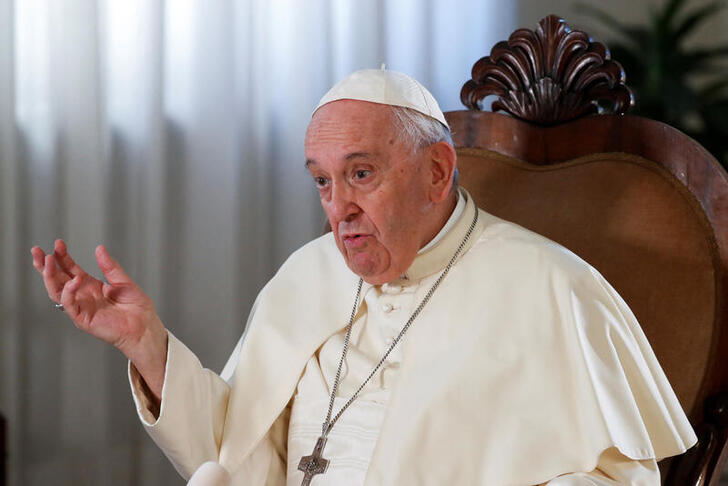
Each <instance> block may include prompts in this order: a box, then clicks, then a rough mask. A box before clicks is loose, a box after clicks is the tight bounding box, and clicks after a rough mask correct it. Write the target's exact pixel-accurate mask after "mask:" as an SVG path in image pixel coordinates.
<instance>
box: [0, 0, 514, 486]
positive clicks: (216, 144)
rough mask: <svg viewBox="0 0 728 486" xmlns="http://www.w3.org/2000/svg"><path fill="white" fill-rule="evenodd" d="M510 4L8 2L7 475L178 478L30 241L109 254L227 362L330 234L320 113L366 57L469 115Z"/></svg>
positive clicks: (35, 479) (3, 363) (3, 311)
mask: <svg viewBox="0 0 728 486" xmlns="http://www.w3.org/2000/svg"><path fill="white" fill-rule="evenodd" d="M507 4H510V2H507V3H506V2H496V1H495V0H487V1H483V0H473V1H453V0H442V1H438V0H392V1H386V0H372V1H368V0H364V1H360V0H348V1H346V0H317V1H316V0H306V1H305V2H304V1H296V0H240V1H223V0H199V1H194V0H167V1H163V0H123V1H121V0H105V1H104V0H98V1H97V0H15V1H13V0H0V205H1V206H0V258H1V260H0V269H2V271H1V272H0V275H1V277H0V278H1V280H0V285H1V292H0V304H1V307H0V353H1V354H0V410H1V411H2V413H3V414H4V415H5V416H6V418H7V419H8V421H9V429H10V430H9V433H10V436H9V445H10V456H9V466H10V484H13V485H21V484H22V485H47V484H68V485H86V484H87V485H112V484H119V485H122V484H123V485H127V484H129V485H132V484H133V485H137V484H139V485H146V484H149V485H160V484H165V485H166V484H181V483H182V481H181V479H179V477H178V476H177V474H176V473H175V472H174V471H173V470H172V468H171V466H169V465H168V464H167V462H166V459H164V458H163V457H162V455H161V453H159V452H158V451H157V450H156V448H155V446H154V445H153V444H152V443H151V441H150V440H149V439H148V438H147V437H146V435H145V434H144V432H143V430H142V428H141V426H140V425H139V424H138V422H137V420H136V417H135V414H134V410H133V405H132V402H131V398H130V396H129V392H128V385H127V383H126V374H125V361H124V359H123V358H122V356H121V355H120V354H119V353H118V352H116V351H115V350H114V349H110V348H109V347H107V346H105V345H103V344H101V343H99V342H97V341H95V340H93V339H92V338H89V337H87V336H86V335H84V334H82V333H80V332H78V331H77V330H76V329H75V328H74V327H73V326H72V324H71V323H70V321H69V320H68V319H67V318H66V317H65V316H64V315H63V314H61V313H59V312H58V311H56V310H54V309H53V308H52V306H51V305H50V303H49V301H48V299H47V296H46V294H45V291H44V289H43V286H42V283H41V280H40V278H39V277H38V276H37V275H36V274H35V271H34V269H33V268H32V265H31V258H30V254H29V249H30V247H31V246H32V245H34V244H39V245H41V246H43V247H44V248H45V249H46V250H48V249H50V248H52V244H53V240H54V239H55V238H57V237H62V238H65V239H66V240H67V241H68V243H69V249H70V251H71V253H72V255H74V256H75V257H76V259H77V260H78V261H79V262H80V263H81V264H82V265H83V266H84V267H85V268H86V269H87V270H91V271H92V273H94V274H95V275H97V276H99V272H98V270H97V269H96V266H95V263H94V259H93V249H94V247H95V245H97V244H99V243H105V244H106V245H107V246H108V247H109V249H110V251H111V253H112V255H114V256H115V257H116V258H117V259H118V260H119V261H120V262H121V263H122V265H124V267H125V268H126V269H127V271H128V273H129V274H130V275H131V276H132V277H133V278H135V279H136V280H137V282H139V283H140V284H141V286H142V287H143V288H144V289H145V290H146V291H147V293H149V294H150V295H151V296H152V297H153V299H154V300H155V302H156V304H157V308H158V311H159V313H160V315H161V316H162V318H163V320H164V322H165V323H166V325H167V326H168V327H169V328H170V329H171V330H172V331H173V332H174V333H175V334H176V335H177V336H179V337H180V338H182V340H183V341H185V342H186V343H187V344H188V345H189V346H190V347H191V348H192V349H193V350H194V351H195V352H196V353H198V355H199V356H200V358H201V360H202V362H203V363H204V364H205V365H206V366H208V367H210V368H211V369H216V370H219V369H220V368H221V367H222V365H223V363H224V361H225V359H226V357H227V354H228V353H229V352H230V351H231V350H232V348H233V346H234V344H235V342H236V340H237V339H238V337H239V335H240V334H241V332H242V331H243V326H244V323H245V319H246V316H247V312H248V310H249V307H250V305H251V303H252V301H253V299H254V298H255V295H256V293H257V291H258V290H259V289H260V287H261V286H262V285H263V284H264V283H265V281H266V280H267V279H268V278H269V277H270V276H271V275H272V274H273V272H274V271H275V270H276V268H277V267H278V266H279V265H280V264H281V262H282V261H283V260H284V259H285V258H286V256H287V255H288V254H289V253H290V252H291V251H292V250H293V249H295V248H296V247H298V246H300V245H301V244H302V243H304V242H306V241H308V240H310V239H311V238H313V237H314V236H316V235H317V234H319V233H320V231H321V230H322V228H323V221H324V220H323V216H322V212H321V210H320V207H319V204H318V200H317V196H316V193H315V191H314V190H313V185H312V183H311V182H310V180H309V178H308V177H307V175H306V172H305V170H304V168H303V161H304V157H303V138H304V132H305V127H306V125H307V122H308V119H309V117H310V113H311V110H312V108H313V107H314V106H315V105H316V103H317V101H318V99H319V97H320V96H321V95H322V94H323V93H324V92H325V91H326V90H327V89H328V87H330V86H331V85H332V84H333V83H334V82H335V81H337V80H338V79H340V78H342V77H343V76H344V75H346V74H347V73H348V72H350V71H352V70H354V69H358V68H365V67H374V68H376V67H379V66H380V64H381V63H382V62H386V63H387V67H388V68H391V69H395V70H400V71H405V72H407V73H409V74H411V75H413V76H415V77H416V78H418V79H419V80H420V81H422V82H423V83H424V84H425V85H426V86H428V87H430V88H431V90H432V91H433V93H434V94H435V96H436V97H437V98H438V99H439V100H440V102H441V105H442V107H443V109H444V110H451V109H459V108H460V103H459V100H458V94H459V90H460V86H461V85H462V83H463V82H464V81H465V80H466V79H467V78H468V77H469V72H470V67H471V66H472V64H473V62H474V61H475V60H477V59H478V58H479V57H481V56H482V55H484V54H485V53H486V52H487V51H488V50H489V48H490V46H492V45H493V43H495V42H496V41H498V40H501V39H503V38H505V37H506V36H507V35H508V34H509V33H510V31H511V30H513V28H514V27H515V26H516V20H515V19H514V15H515V14H514V13H513V12H512V8H510V7H508V6H507Z"/></svg>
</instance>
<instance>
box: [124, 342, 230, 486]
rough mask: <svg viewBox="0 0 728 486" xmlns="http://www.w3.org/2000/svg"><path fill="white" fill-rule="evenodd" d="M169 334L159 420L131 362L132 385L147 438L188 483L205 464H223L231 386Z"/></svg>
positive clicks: (142, 381) (144, 386)
mask: <svg viewBox="0 0 728 486" xmlns="http://www.w3.org/2000/svg"><path fill="white" fill-rule="evenodd" d="M168 334H169V341H168V345H167V363H166V368H165V372H164V385H163V386H162V400H161V405H160V408H159V413H158V416H157V414H156V413H155V412H156V411H155V410H154V407H153V406H152V405H151V400H150V399H149V396H148V395H147V392H146V390H145V388H146V384H145V383H144V380H143V379H142V377H141V376H140V374H139V372H138V371H137V369H136V368H135V367H134V366H133V365H132V364H131V363H129V383H130V385H131V390H132V395H133V397H134V403H135V404H136V408H137V413H138V415H139V419H140V420H141V422H142V424H143V425H144V428H145V429H146V431H147V433H148V434H149V435H150V436H151V437H152V439H153V440H154V442H155V443H156V444H157V445H158V446H159V447H160V448H161V449H162V451H163V452H164V454H165V455H166V456H167V457H168V458H169V460H170V461H171V462H172V464H173V465H174V467H175V469H177V471H178V472H179V473H180V474H181V475H182V476H183V477H184V478H185V479H188V478H189V477H190V476H191V475H192V473H194V472H195V470H197V468H198V467H200V465H202V464H203V463H204V462H207V461H215V462H217V461H218V456H219V451H220V443H221V440H222V432H223V427H224V424H225V413H226V411H227V405H228V398H229V396H230V385H228V383H227V382H225V381H224V380H223V379H222V378H220V377H219V376H218V375H217V374H216V373H214V372H212V371H210V370H208V369H205V368H203V367H202V365H201V364H200V361H199V360H198V359H197V356H195V354H194V353H193V352H192V351H190V350H189V349H188V348H187V347H186V346H185V345H184V344H182V342H181V341H180V340H178V339H177V338H176V337H175V336H174V335H173V334H172V333H170V332H168Z"/></svg>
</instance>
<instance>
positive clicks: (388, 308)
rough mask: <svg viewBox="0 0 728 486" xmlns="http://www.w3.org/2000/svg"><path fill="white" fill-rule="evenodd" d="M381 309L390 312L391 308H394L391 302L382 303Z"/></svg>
mask: <svg viewBox="0 0 728 486" xmlns="http://www.w3.org/2000/svg"><path fill="white" fill-rule="evenodd" d="M382 310H383V311H384V312H386V313H390V312H392V310H394V306H393V305H392V304H384V305H383V306H382Z"/></svg>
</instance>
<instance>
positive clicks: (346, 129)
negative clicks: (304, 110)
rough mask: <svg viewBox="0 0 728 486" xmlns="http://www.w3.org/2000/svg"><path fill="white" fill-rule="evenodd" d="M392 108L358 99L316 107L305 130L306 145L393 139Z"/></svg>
mask: <svg viewBox="0 0 728 486" xmlns="http://www.w3.org/2000/svg"><path fill="white" fill-rule="evenodd" d="M393 121H394V116H393V113H392V108H391V107H390V106H388V105H383V104H380V103H372V102H369V101H360V100H348V99H344V100H337V101H332V102H331V103H327V104H325V105H323V106H321V107H319V108H318V109H317V110H316V112H314V114H313V116H312V117H311V121H310V122H309V124H308V129H307V130H306V145H307V146H308V145H309V144H311V143H316V142H320V141H326V140H329V139H336V138H340V139H344V138H345V139H354V140H355V139H360V138H363V137H376V138H381V139H388V138H393V137H396V136H397V135H398V133H397V131H398V127H397V126H396V125H395V124H394V123H393Z"/></svg>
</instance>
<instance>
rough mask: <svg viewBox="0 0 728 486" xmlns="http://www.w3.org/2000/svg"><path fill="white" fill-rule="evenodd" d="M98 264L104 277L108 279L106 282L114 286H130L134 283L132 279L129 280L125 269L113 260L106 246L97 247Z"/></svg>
mask: <svg viewBox="0 0 728 486" xmlns="http://www.w3.org/2000/svg"><path fill="white" fill-rule="evenodd" d="M96 263H97V264H98V266H99V268H100V269H101V271H102V272H103V273H104V277H106V280H107V281H108V282H109V283H110V284H112V285H114V284H129V283H134V282H133V281H132V279H130V278H129V276H128V275H127V274H126V272H125V271H124V269H123V268H121V265H119V263H118V262H117V261H116V260H114V259H113V258H111V255H109V252H108V250H106V247H105V246H104V245H99V246H97V247H96Z"/></svg>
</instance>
